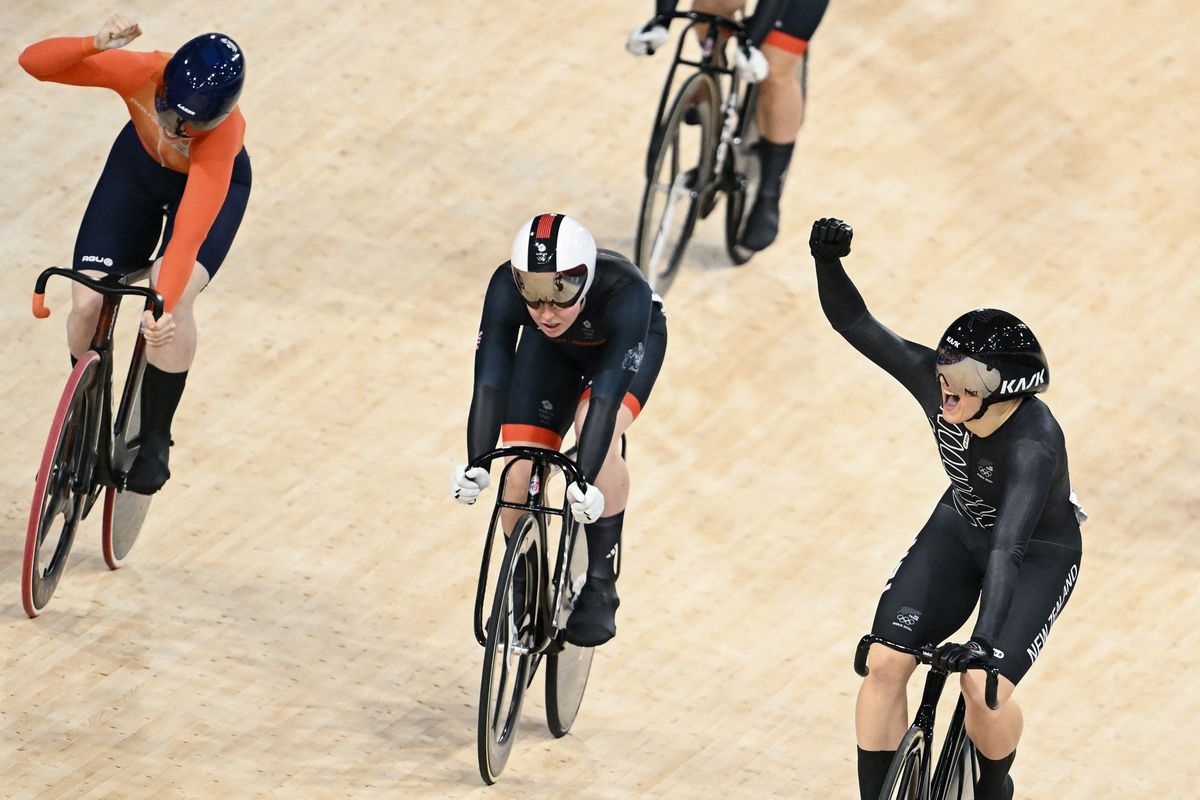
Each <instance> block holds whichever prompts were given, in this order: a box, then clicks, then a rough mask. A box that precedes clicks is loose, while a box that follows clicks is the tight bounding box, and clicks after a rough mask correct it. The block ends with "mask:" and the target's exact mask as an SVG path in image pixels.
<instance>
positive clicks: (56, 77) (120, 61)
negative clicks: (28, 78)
mask: <svg viewBox="0 0 1200 800" xmlns="http://www.w3.org/2000/svg"><path fill="white" fill-rule="evenodd" d="M18 61H19V63H20V64H21V67H22V68H23V69H24V70H25V71H26V72H28V73H29V74H30V75H32V76H33V77H35V78H37V79H38V80H39V81H52V82H54V83H65V84H68V85H71V86H102V87H105V88H108V89H113V90H115V91H118V92H123V91H125V90H127V89H130V88H131V87H133V86H137V85H138V84H139V83H141V82H142V81H144V80H145V79H146V77H147V76H148V75H149V74H150V73H151V72H153V70H154V69H155V67H156V66H157V65H158V64H159V63H161V61H160V59H159V57H158V55H157V54H156V53H138V52H133V51H130V50H104V51H100V50H97V49H96V43H95V40H94V37H91V36H68V37H59V38H55V39H46V40H44V41H41V42H37V43H36V44H31V45H29V47H26V48H25V50H24V51H23V52H22V53H21V57H20V58H19V59H18Z"/></svg>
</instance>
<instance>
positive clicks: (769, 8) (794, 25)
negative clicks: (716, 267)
mask: <svg viewBox="0 0 1200 800" xmlns="http://www.w3.org/2000/svg"><path fill="white" fill-rule="evenodd" d="M678 5H679V0H655V17H654V19H652V20H650V21H649V22H647V23H646V24H645V25H639V26H638V27H636V28H634V29H633V30H632V31H631V32H630V34H629V38H628V39H627V41H626V43H625V48H626V49H627V50H628V51H629V52H631V53H633V54H634V55H649V54H652V53H654V51H655V49H657V48H659V47H662V45H663V44H664V43H665V42H666V41H667V28H666V26H665V25H664V23H663V21H662V18H663V17H664V16H665V15H668V14H672V13H674V12H675V8H676V6H678ZM745 5H746V0H695V1H694V2H693V3H692V10H693V11H698V12H701V13H705V14H715V15H717V16H721V17H725V18H727V19H732V18H733V16H734V15H735V14H736V13H738V12H739V11H740V10H742V9H743V8H744V7H745ZM828 5H829V0H759V2H758V3H757V4H756V5H755V7H754V13H753V14H752V15H751V16H750V17H749V18H748V19H747V20H746V30H747V33H748V35H749V37H750V41H751V44H750V46H749V47H748V48H747V49H746V50H745V51H743V50H742V49H741V48H738V49H737V52H736V53H735V54H734V68H735V69H736V70H737V72H738V75H739V76H740V77H741V79H742V80H744V81H747V82H749V83H757V82H759V81H761V82H762V85H761V87H760V89H759V98H758V128H759V130H760V131H761V132H762V138H761V140H760V141H759V143H758V156H759V159H760V161H761V163H762V173H761V174H762V182H761V183H760V184H759V190H758V198H757V199H756V200H755V201H754V207H753V208H751V209H750V216H749V218H748V219H747V220H746V230H745V232H744V233H743V234H742V241H741V245H742V246H743V247H745V248H747V249H749V250H765V249H766V248H767V247H769V246H770V245H771V243H772V242H774V241H775V237H776V236H777V235H778V234H779V196H780V194H781V193H782V192H783V181H784V178H785V176H786V174H787V168H788V164H790V163H791V160H792V150H793V149H794V148H795V145H796V136H797V135H798V134H799V133H800V126H801V125H802V124H803V123H804V89H803V87H802V86H801V85H800V79H799V77H798V71H799V67H800V65H801V62H802V61H803V59H804V58H805V57H806V54H807V52H808V41H809V39H811V38H812V36H813V34H814V33H816V30H817V26H818V25H820V24H821V18H822V17H824V16H825V8H826V6H828Z"/></svg>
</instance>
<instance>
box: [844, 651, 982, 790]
mask: <svg viewBox="0 0 1200 800" xmlns="http://www.w3.org/2000/svg"><path fill="white" fill-rule="evenodd" d="M873 644H881V645H883V646H885V647H888V648H891V649H892V650H896V651H897V652H900V653H905V654H906V655H910V656H912V657H913V658H915V659H916V660H917V663H918V664H924V665H926V666H928V667H929V671H928V672H927V673H926V675H925V688H924V690H923V691H922V692H921V703H920V705H918V706H917V713H916V714H915V715H914V717H913V722H912V726H911V727H915V728H919V729H920V730H921V732H922V733H923V734H924V735H925V742H926V746H927V749H928V752H929V753H930V754H932V752H933V724H934V719H935V718H936V716H937V704H938V700H940V699H941V696H942V691H943V689H945V687H946V679H947V678H948V677H949V676H950V673H949V672H947V671H946V670H943V669H940V668H938V667H935V666H933V663H932V662H933V654H934V648H933V647H932V646H931V645H927V646H925V647H922V648H918V649H912V648H908V647H904V646H902V645H898V644H896V643H894V642H890V641H888V640H886V639H883V638H881V637H879V636H874V635H870V634H868V635H866V636H864V637H862V639H860V640H859V643H858V649H857V650H856V651H855V654H854V671H855V672H857V673H858V674H859V675H861V676H863V677H866V676H867V674H868V673H869V670H868V669H867V652H868V650H870V647H871V645H873ZM986 673H987V678H986V681H985V685H984V699H985V702H986V703H987V705H988V708H991V709H992V710H993V711H994V710H996V709H997V708H999V706H1000V704H999V702H998V700H997V697H996V691H997V688H998V681H999V676H1000V671H999V670H998V669H996V668H995V667H988V668H987V669H986ZM966 712H967V706H966V700H965V699H964V698H963V696H962V695H961V694H959V697H958V702H957V704H956V705H955V707H954V713H953V714H952V715H951V717H950V724H949V725H948V726H947V728H946V741H945V743H944V744H943V746H942V749H941V752H939V753H938V759H937V766H936V767H935V768H933V771H932V775H931V774H930V759H929V758H926V759H925V760H924V761H923V762H922V766H921V772H922V774H921V776H920V785H921V790H922V795H921V796H923V797H932V798H941V797H945V796H946V793H947V791H948V790H949V787H950V785H951V780H952V778H953V777H954V769H955V767H956V762H957V760H958V756H959V753H960V748H961V747H970V748H971V750H972V751H973V750H974V745H972V744H971V741H970V739H967V738H966ZM972 777H973V776H972Z"/></svg>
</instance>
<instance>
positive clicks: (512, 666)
mask: <svg viewBox="0 0 1200 800" xmlns="http://www.w3.org/2000/svg"><path fill="white" fill-rule="evenodd" d="M544 542H545V537H544V535H543V531H542V529H541V527H540V526H539V522H538V519H537V517H536V516H534V515H533V514H525V515H524V516H522V517H521V518H520V520H518V521H517V524H516V527H515V528H514V529H513V533H512V535H511V536H509V538H508V545H507V546H506V548H505V551H504V560H503V562H502V563H501V565H500V574H499V576H498V577H497V579H496V593H495V597H494V599H493V601H492V613H491V616H490V617H489V618H488V624H487V643H486V645H485V646H484V653H483V678H482V680H481V682H480V688H479V731H478V732H479V736H478V744H479V747H478V755H479V775H480V777H482V778H483V781H484V783H487V784H492V783H495V782H496V779H497V778H499V777H500V773H501V772H503V771H504V765H505V764H506V763H507V762H508V756H509V753H510V752H512V745H513V741H514V740H515V739H516V732H517V723H518V721H519V720H520V716H521V703H522V702H523V701H524V699H525V690H526V689H527V688H528V686H529V682H530V680H531V678H532V672H533V665H534V657H535V656H534V652H533V650H534V648H535V647H536V646H537V641H536V639H537V629H538V627H539V626H540V625H541V620H539V618H538V611H539V604H538V600H539V598H540V597H541V595H542V594H544V587H545V574H546V571H545V569H544V566H543V565H544V563H545V552H544V550H545V546H544ZM519 572H523V580H520V581H517V582H516V583H517V586H516V588H515V590H514V576H515V575H516V574H517V573H519Z"/></svg>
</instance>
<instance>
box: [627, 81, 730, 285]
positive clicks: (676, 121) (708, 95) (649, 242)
mask: <svg viewBox="0 0 1200 800" xmlns="http://www.w3.org/2000/svg"><path fill="white" fill-rule="evenodd" d="M719 96H720V89H719V88H718V86H717V82H716V81H715V80H713V79H712V77H711V76H709V75H708V74H706V73H704V72H697V73H696V74H694V75H692V76H691V77H690V78H688V79H687V80H686V81H685V82H684V84H683V87H682V88H680V90H679V93H678V94H677V95H675V101H674V102H673V103H672V104H671V108H670V110H669V111H668V112H667V114H666V116H665V117H664V119H663V121H662V123H661V124H660V125H659V126H658V127H656V128H655V130H654V135H653V136H652V137H651V142H650V147H651V152H652V154H653V155H652V157H651V158H650V160H649V162H650V170H649V172H648V173H647V175H646V189H645V191H644V192H643V193H642V210H641V216H640V217H639V222H638V229H637V242H636V245H635V248H634V249H635V252H636V257H637V265H638V268H639V269H641V271H642V273H643V274H644V275H645V276H646V280H647V281H648V282H649V284H650V288H651V289H653V290H654V291H655V292H657V293H658V294H659V295H660V296H661V295H663V294H665V293H666V291H667V289H668V288H670V286H671V282H672V281H674V280H675V274H676V272H677V271H678V270H679V264H680V262H681V261H682V260H683V254H684V251H685V250H686V249H687V245H688V241H689V240H690V239H691V238H692V231H693V230H694V229H695V227H696V218H697V216H698V215H699V212H700V207H699V204H698V202H697V201H698V200H699V199H700V197H701V194H702V192H704V190H705V188H706V187H707V186H708V184H709V183H710V182H711V181H712V169H713V156H714V152H715V149H716V148H715V146H714V142H715V136H716V127H717V102H718V98H719ZM693 109H694V111H693ZM689 112H691V113H689ZM685 116H687V117H689V119H691V121H692V123H693V124H689V122H688V121H687V120H685V119H684V118H685Z"/></svg>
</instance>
